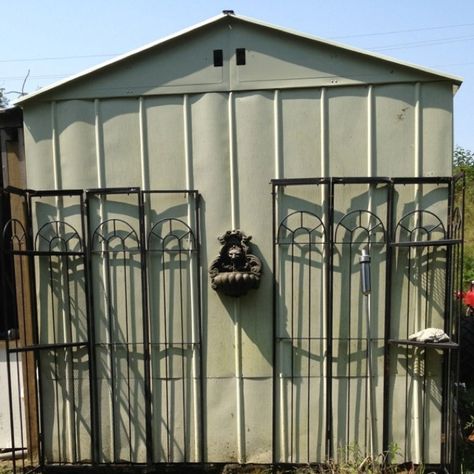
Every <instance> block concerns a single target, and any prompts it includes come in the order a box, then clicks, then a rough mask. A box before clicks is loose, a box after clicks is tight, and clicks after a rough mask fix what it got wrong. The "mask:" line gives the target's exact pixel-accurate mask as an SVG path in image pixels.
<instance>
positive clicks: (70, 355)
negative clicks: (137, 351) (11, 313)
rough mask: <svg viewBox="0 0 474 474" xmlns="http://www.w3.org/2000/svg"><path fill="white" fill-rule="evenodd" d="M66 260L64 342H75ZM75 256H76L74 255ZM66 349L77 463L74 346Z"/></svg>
mask: <svg viewBox="0 0 474 474" xmlns="http://www.w3.org/2000/svg"><path fill="white" fill-rule="evenodd" d="M63 258H64V260H65V262H66V272H65V284H66V285H65V286H67V288H66V289H65V293H66V294H65V299H66V302H67V312H66V314H67V315H68V316H69V317H68V321H66V320H65V321H64V325H65V326H66V324H67V328H66V332H67V339H66V340H65V341H64V342H67V343H71V342H73V335H72V308H71V296H70V281H69V256H68V255H65V256H64V257H63ZM72 258H75V257H72ZM60 281H61V280H60ZM65 351H66V352H67V354H68V358H69V364H67V358H66V361H65V362H66V367H67V368H69V370H67V374H66V376H67V377H69V380H70V381H72V387H71V386H70V387H68V391H69V389H70V391H71V395H70V397H71V403H70V408H69V416H70V421H71V423H72V427H70V430H71V432H72V436H71V440H70V442H71V443H72V446H71V448H72V457H73V463H74V464H75V463H77V442H76V441H77V437H78V432H77V423H76V412H77V407H76V394H75V387H74V352H73V351H74V349H73V348H72V347H69V348H65Z"/></svg>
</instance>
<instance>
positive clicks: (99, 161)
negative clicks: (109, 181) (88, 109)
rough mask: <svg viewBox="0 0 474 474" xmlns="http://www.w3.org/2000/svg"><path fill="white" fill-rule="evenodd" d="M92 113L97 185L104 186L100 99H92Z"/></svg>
mask: <svg viewBox="0 0 474 474" xmlns="http://www.w3.org/2000/svg"><path fill="white" fill-rule="evenodd" d="M94 115H95V158H96V166H97V186H98V187H99V188H103V187H104V184H105V183H104V173H103V162H104V160H103V156H102V154H103V153H102V151H103V137H102V124H101V121H100V100H99V99H95V100H94Z"/></svg>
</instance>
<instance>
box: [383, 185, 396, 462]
mask: <svg viewBox="0 0 474 474" xmlns="http://www.w3.org/2000/svg"><path fill="white" fill-rule="evenodd" d="M393 192H394V185H393V182H391V183H389V184H388V185H387V231H386V238H385V255H386V259H385V318H384V354H383V357H384V363H383V365H384V374H383V407H382V413H383V415H382V419H383V421H382V451H383V452H385V453H386V452H388V449H389V423H390V421H389V416H390V410H389V409H390V399H389V397H390V346H389V344H388V340H389V339H390V335H391V326H390V325H391V311H392V256H393V246H392V243H393V241H394V236H393ZM388 462H391V460H388Z"/></svg>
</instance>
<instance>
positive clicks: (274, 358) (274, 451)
mask: <svg viewBox="0 0 474 474" xmlns="http://www.w3.org/2000/svg"><path fill="white" fill-rule="evenodd" d="M276 221H277V219H276V185H275V184H273V183H272V270H273V282H272V283H273V285H272V291H273V298H272V303H273V305H272V309H273V311H272V313H273V314H272V334H273V344H272V363H273V380H272V386H273V397H272V399H273V403H272V464H274V465H275V464H276V463H277V462H278V459H277V404H276V400H277V393H278V367H277V363H278V362H277V344H279V342H278V341H277V314H278V310H277V306H278V304H277V268H276V252H277V242H276V241H277V237H276V225H277V223H276ZM279 403H280V404H281V400H280V401H279Z"/></svg>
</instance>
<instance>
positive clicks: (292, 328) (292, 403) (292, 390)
mask: <svg viewBox="0 0 474 474" xmlns="http://www.w3.org/2000/svg"><path fill="white" fill-rule="evenodd" d="M290 315H291V322H290V339H291V359H290V366H291V371H290V374H291V375H290V381H291V384H290V462H295V460H294V451H293V448H294V436H295V431H294V424H295V420H294V417H295V413H294V410H295V374H294V369H295V346H294V344H295V241H294V236H292V239H291V307H290Z"/></svg>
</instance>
